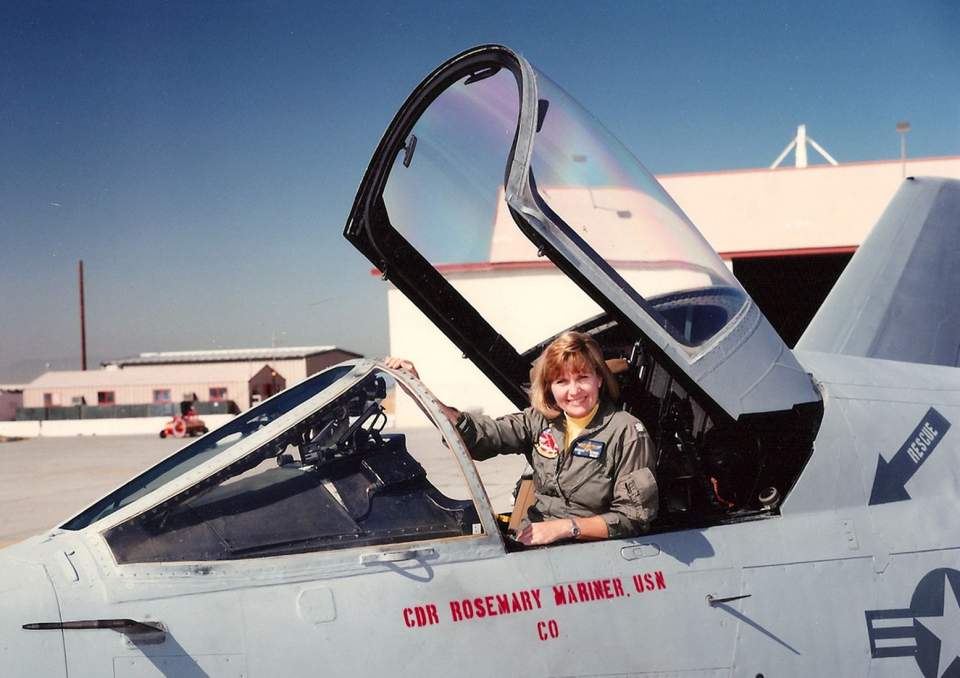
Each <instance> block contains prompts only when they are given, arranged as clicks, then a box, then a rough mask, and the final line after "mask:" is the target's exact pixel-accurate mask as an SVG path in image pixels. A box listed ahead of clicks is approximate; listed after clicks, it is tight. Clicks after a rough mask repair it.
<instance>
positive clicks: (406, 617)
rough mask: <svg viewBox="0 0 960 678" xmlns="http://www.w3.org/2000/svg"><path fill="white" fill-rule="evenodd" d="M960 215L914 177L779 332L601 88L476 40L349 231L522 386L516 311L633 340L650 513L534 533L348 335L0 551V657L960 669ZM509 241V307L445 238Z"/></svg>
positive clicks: (511, 668)
mask: <svg viewBox="0 0 960 678" xmlns="http://www.w3.org/2000/svg"><path fill="white" fill-rule="evenodd" d="M491 222H493V223H491ZM958 227H960V182H957V181H949V180H944V179H937V178H924V177H918V178H910V179H907V180H906V181H905V182H904V184H903V185H902V187H901V188H900V190H899V192H898V193H897V195H896V196H895V198H894V200H893V202H892V203H891V205H890V206H889V208H888V209H887V211H886V212H885V213H884V214H883V216H882V218H881V219H880V221H879V223H878V224H877V226H876V228H875V229H874V230H873V232H872V233H871V235H870V236H869V238H868V239H867V241H866V242H865V243H864V245H863V246H862V247H861V248H860V250H859V251H858V252H857V254H856V255H855V256H854V257H853V259H852V261H851V262H850V264H849V266H848V268H847V270H846V271H845V272H844V274H843V276H842V278H841V279H840V281H839V282H838V283H837V285H836V287H835V288H834V290H833V291H832V292H831V294H830V296H829V297H828V299H827V300H826V302H825V303H824V305H823V308H822V309H821V310H820V312H819V313H818V315H817V316H816V317H815V318H814V320H813V322H812V324H811V325H810V327H809V329H808V330H807V332H806V334H805V335H804V336H803V338H802V339H801V341H800V342H799V344H798V345H797V348H796V350H793V351H791V350H789V349H788V348H787V347H786V346H785V345H784V344H783V343H782V341H781V340H780V338H779V337H778V336H777V334H776V332H775V331H774V330H773V328H772V327H771V326H770V324H769V323H768V322H767V320H766V319H765V318H764V317H763V315H762V314H761V313H760V311H759V310H758V308H757V307H756V306H755V304H754V303H753V301H752V300H751V299H750V298H749V296H748V295H747V294H746V293H745V292H744V291H743V289H742V288H741V286H740V285H739V284H738V283H737V281H736V280H735V279H734V278H733V276H732V275H731V273H730V272H729V271H728V269H727V268H726V267H725V265H724V264H723V262H722V261H721V260H720V259H719V257H718V256H717V255H716V254H715V253H714V252H713V250H712V249H711V248H710V247H709V245H708V244H707V243H706V241H705V240H704V239H703V238H702V237H701V236H700V235H699V233H698V232H697V230H696V229H695V227H694V226H693V224H691V223H690V221H689V220H688V219H687V217H686V216H685V215H684V214H683V213H682V211H681V210H680V209H679V208H678V207H677V205H676V204H675V203H674V201H673V200H672V199H671V198H670V197H669V196H668V195H667V194H666V193H665V192H664V191H663V189H662V188H661V187H660V186H659V185H658V184H657V182H656V181H655V180H654V179H653V178H652V176H651V175H650V174H649V173H647V172H646V170H644V169H643V167H642V166H641V165H640V164H639V163H638V162H637V161H636V160H635V159H634V158H633V156H632V155H631V154H630V153H629V152H627V151H626V150H625V149H624V148H623V147H622V146H621V145H620V144H619V143H618V142H617V141H616V140H615V139H613V138H612V136H611V135H610V134H609V133H608V132H606V131H605V130H604V129H603V128H602V127H601V126H600V124H599V123H598V122H597V121H596V120H595V119H594V118H592V117H591V116H590V115H589V114H587V113H586V112H585V111H583V109H581V108H580V107H579V106H578V105H577V104H576V103H575V102H574V101H573V100H572V99H571V98H570V97H569V96H568V95H566V94H565V93H564V92H563V91H562V90H561V89H560V88H559V87H558V86H557V85H555V84H554V83H553V82H551V81H550V80H549V79H548V78H546V77H545V76H544V75H542V74H541V73H539V72H537V71H536V70H535V69H534V68H533V67H532V66H531V65H530V64H529V63H528V62H527V61H526V60H525V59H523V58H522V57H521V56H519V55H518V54H516V53H515V52H513V51H511V50H509V49H507V48H504V47H500V46H483V47H478V48H475V49H472V50H469V51H467V52H464V53H463V54H460V55H459V56H457V57H454V58H453V59H451V60H450V61H448V62H446V63H444V64H443V65H441V66H440V67H439V68H438V69H437V70H436V71H434V72H433V73H432V74H430V75H429V76H428V77H427V78H426V79H425V80H424V81H423V82H422V83H421V84H420V85H419V86H418V87H417V88H416V89H415V90H414V92H413V93H412V94H411V95H410V97H409V99H408V100H407V101H406V103H404V105H403V106H402V108H401V109H400V111H399V112H398V113H397V115H396V117H395V119H394V120H393V122H392V123H391V124H390V126H389V128H388V129H387V132H386V134H385V135H384V137H383V140H382V141H381V143H380V145H379V147H378V148H377V150H376V153H375V155H374V157H373V159H372V161H371V163H370V166H369V168H368V170H367V173H366V175H365V177H364V179H363V182H362V184H361V187H360V190H359V193H358V195H357V199H356V202H355V204H354V207H353V210H352V213H351V215H350V218H349V221H348V223H347V226H346V230H345V235H346V237H347V238H348V239H349V240H350V241H351V242H352V243H353V244H354V245H355V246H356V247H357V248H359V250H360V251H361V252H363V253H364V254H365V255H366V256H367V257H368V258H369V259H370V261H371V262H372V263H373V264H374V265H375V266H376V267H377V268H378V269H379V270H380V271H381V272H382V273H383V275H384V277H385V278H386V279H387V280H389V281H390V282H391V283H392V284H393V285H395V286H396V288H397V289H399V290H400V291H401V292H403V293H404V294H405V295H406V296H407V297H408V298H409V300H410V302H412V304H413V305H415V306H416V307H418V308H419V309H420V310H421V311H422V312H423V313H424V314H425V315H426V316H427V317H428V318H429V319H430V320H432V321H433V323H434V324H435V325H436V326H437V327H438V328H439V329H440V331H442V332H443V333H444V334H445V335H446V336H447V337H448V338H449V339H450V340H451V341H452V342H453V343H454V344H456V345H457V346H458V348H459V349H460V350H462V352H463V354H464V355H465V357H466V358H468V359H469V360H470V361H472V362H473V363H474V364H475V365H476V367H477V368H479V370H480V372H482V374H483V375H485V376H486V378H487V379H488V380H489V381H490V382H492V383H493V384H494V385H495V386H496V387H497V388H498V389H499V390H500V391H501V392H502V393H503V394H505V395H506V396H507V397H508V398H509V399H510V400H511V401H512V402H513V403H514V404H515V405H516V406H517V407H518V408H520V407H523V406H525V405H526V404H527V395H526V390H525V388H526V385H527V382H528V380H529V370H530V365H531V361H532V359H533V357H534V356H535V355H536V354H537V352H538V350H539V346H540V345H539V344H536V342H527V344H525V345H524V344H520V339H517V338H516V337H520V336H521V335H522V332H527V334H528V335H529V332H530V331H532V330H537V331H540V334H539V335H538V337H539V340H540V341H546V340H549V338H550V336H551V335H554V334H556V333H558V332H559V331H561V330H562V329H563V328H564V325H565V324H575V325H576V326H577V327H579V328H580V329H582V330H584V331H587V332H589V333H591V334H592V335H593V336H595V337H596V338H597V340H598V341H599V342H600V344H601V345H602V346H603V348H604V351H605V352H606V353H607V357H608V358H611V359H621V360H622V364H624V365H625V366H626V369H625V370H623V371H622V372H621V373H620V375H619V378H620V379H621V380H622V386H623V388H622V393H623V397H622V405H623V407H624V408H626V409H628V410H630V411H632V412H634V413H635V414H636V415H637V416H639V417H640V418H641V419H642V420H643V421H644V422H645V423H646V425H647V428H648V429H649V430H650V433H651V435H652V436H653V439H654V441H655V442H656V445H657V449H658V455H659V461H658V464H657V479H658V484H659V487H660V514H659V517H658V518H657V520H656V521H655V523H654V524H653V526H652V529H651V531H650V532H649V533H648V534H645V535H643V536H641V537H638V538H631V539H623V540H607V541H601V542H592V543H562V544H556V545H552V546H549V547H542V548H521V547H520V546H519V545H517V544H516V543H514V542H513V541H512V540H510V539H509V538H507V537H506V536H505V530H504V524H505V518H506V516H497V515H495V513H494V511H493V509H492V507H491V503H490V501H489V499H488V497H487V494H486V492H485V490H484V487H483V485H482V483H481V480H480V476H479V475H478V473H477V469H476V467H475V465H474V463H473V462H472V461H471V460H470V457H469V455H468V453H467V450H466V449H465V447H464V445H463V442H462V440H461V439H460V437H459V435H458V434H457V432H456V431H455V429H454V428H453V427H452V426H451V425H450V423H449V422H448V421H447V419H446V418H445V417H444V416H443V414H442V412H441V411H440V409H439V407H438V403H437V402H436V400H435V399H434V398H433V397H432V396H431V393H430V391H428V390H427V389H426V387H425V386H424V385H423V384H421V383H420V382H419V381H418V380H417V379H415V378H413V377H411V376H410V375H409V374H406V373H401V372H394V371H391V370H389V369H387V368H386V367H385V366H384V365H382V364H380V363H377V362H375V361H367V360H360V361H351V362H348V363H344V364H342V365H339V366H336V367H333V368H331V369H328V370H326V371H325V372H322V373H320V374H317V375H315V376H313V377H311V378H309V379H307V380H306V381H304V382H302V383H300V384H298V385H296V386H294V387H291V388H290V389H288V390H286V391H284V392H282V393H280V394H278V395H276V396H274V397H273V398H271V399H270V400H267V401H265V402H264V403H262V404H260V405H259V406H257V407H255V408H253V409H251V410H249V411H247V412H245V413H243V414H241V415H240V416H238V417H237V418H236V419H234V420H233V421H232V422H230V423H229V424H227V425H226V426H224V427H223V428H221V429H219V430H216V431H213V432H211V433H209V434H208V435H206V436H204V437H203V438H201V439H198V440H196V441H194V442H192V443H191V444H190V445H188V446H186V447H184V448H183V449H181V450H180V451H178V452H176V453H175V454H173V455H172V456H171V457H169V458H168V459H166V460H165V461H163V462H161V463H159V464H158V465H157V466H155V467H153V468H151V469H149V470H148V471H146V472H144V473H143V474H141V475H140V476H138V477H136V478H134V479H133V480H131V481H130V482H128V483H126V484H125V485H123V486H122V487H120V488H119V489H117V490H116V491H114V492H112V493H110V494H108V495H107V496H106V497H104V498H103V499H101V500H99V501H97V502H96V503H94V504H93V505H92V506H90V507H89V508H87V509H86V510H84V511H82V512H81V513H79V514H78V515H76V516H74V517H72V518H70V519H69V520H67V521H65V522H64V523H62V524H61V525H59V526H58V527H57V528H55V529H53V530H51V531H49V532H48V533H46V534H42V535H39V536H37V537H35V538H33V539H30V540H27V541H25V542H23V543H21V544H18V545H16V546H13V547H10V548H8V549H6V550H4V551H3V552H2V553H0V574H2V577H0V591H2V600H3V605H2V607H0V675H3V676H71V677H80V676H84V677H86V676H91V677H97V678H100V677H102V676H109V675H113V676H117V677H127V676H158V675H165V676H215V677H225V676H249V677H251V678H252V677H258V676H276V675H285V676H306V675H310V676H320V675H323V676H339V675H350V676H358V675H409V676H425V675H438V676H441V675H442V676H448V675H458V676H460V675H475V676H493V675H498V676H641V675H643V676H667V675H669V676H697V677H699V678H706V677H708V676H710V677H712V676H716V677H720V676H724V677H727V676H745V677H749V678H756V677H759V676H864V675H870V676H891V677H892V676H898V677H899V676H923V677H924V678H933V677H935V676H936V677H942V676H960V657H958V655H960V550H958V547H960V526H958V521H957V520H956V513H955V512H956V510H957V498H958V493H960V471H958V469H960V463H958V461H960V459H958V447H960V445H958V440H960V438H958V437H957V436H958V435H960V434H958V433H956V432H953V431H951V428H952V422H953V421H955V420H957V419H958V418H960V372H958V370H957V369H956V365H957V362H958V358H960V314H958V311H957V310H956V303H955V297H956V291H957V290H960V279H958V276H960V273H958V272H957V271H958V270H960V269H958V267H956V266H954V265H953V264H954V262H956V261H958V260H960V257H958V256H957V255H958V252H957V251H956V250H957V248H958V247H960V245H958V244H957V243H958V241H960V239H958V238H957V237H956V229H957V228H958ZM521 246H525V247H528V248H529V250H530V251H531V252H535V253H537V254H539V255H541V259H540V260H539V261H540V262H541V263H540V266H539V268H535V269H533V271H532V272H530V271H527V272H526V273H524V275H525V276H526V277H525V278H524V282H523V287H522V288H520V289H517V290H516V291H515V293H514V296H513V300H512V301H510V302H507V301H506V300H505V299H502V298H501V299H497V300H495V302H496V303H498V304H501V305H503V304H507V303H509V304H512V305H514V306H516V307H517V308H518V309H519V310H520V312H522V314H523V315H524V317H528V318H529V323H528V325H526V326H524V327H523V328H521V330H517V328H516V327H514V326H513V325H510V326H502V325H503V324H502V322H501V326H494V324H493V323H492V322H491V321H490V320H489V317H488V316H489V315H490V314H489V313H484V312H482V310H478V306H482V305H483V303H487V304H489V303H490V301H489V299H487V300H486V301H485V302H484V298H483V297H482V295H477V294H476V293H475V290H473V289H472V288H471V285H470V280H466V281H465V280H464V279H463V278H462V277H461V278H458V279H455V278H456V276H451V275H449V270H447V269H445V266H444V262H449V261H465V260H470V257H471V256H472V255H474V254H476V253H478V252H483V253H488V252H489V251H491V248H494V249H495V248H506V250H504V251H511V252H512V251H519V250H517V249H516V248H519V247H521ZM504 261H505V263H504V264H503V266H504V268H505V269H509V262H507V261H506V260H504ZM558 272H559V273H560V274H561V275H560V276H558V275H557V273H558ZM541 274H542V275H544V276H547V275H549V276H550V277H549V281H550V282H549V288H550V289H556V290H558V291H557V293H556V295H554V296H547V295H546V294H534V291H535V290H539V289H540V288H539V287H538V285H539V284H540V282H542V280H541V279H540V278H538V276H539V275H541ZM468 277H469V276H468ZM558 279H562V281H563V283H562V285H561V283H558V282H556V281H557V280H558ZM454 283H456V284H454ZM558 285H559V286H560V287H558ZM563 285H565V287H564V286H563ZM577 295H579V296H580V297H581V298H583V299H585V300H586V301H587V302H588V303H587V304H586V305H585V306H583V308H588V307H589V308H592V309H593V312H591V313H590V314H588V315H585V316H582V317H581V318H579V319H578V320H577V322H575V323H567V321H566V319H565V316H564V313H565V312H566V311H568V310H569V309H570V308H581V306H577V305H576V304H577V303H579V302H576V303H575V302H574V301H573V299H575V298H577ZM497 317H498V318H502V317H503V316H497ZM531 343H533V344H534V345H532V346H531V345H530V344H531ZM518 345H519V348H518ZM520 349H527V350H524V351H521V350H520ZM463 387H464V389H465V390H466V389H469V388H472V387H473V385H471V384H464V386H463ZM400 401H403V402H404V403H405V405H404V406H409V407H408V410H407V411H413V412H416V413H419V415H418V416H421V417H422V422H421V423H422V424H424V426H420V427H410V428H409V429H406V428H404V426H405V425H401V424H399V423H398V422H399V421H400V420H399V419H397V418H395V415H394V414H392V412H393V411H394V410H393V409H391V408H392V407H397V408H398V409H397V410H396V411H397V412H399V411H400V410H399V407H400Z"/></svg>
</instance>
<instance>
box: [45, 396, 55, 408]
mask: <svg viewBox="0 0 960 678" xmlns="http://www.w3.org/2000/svg"><path fill="white" fill-rule="evenodd" d="M43 406H44V407H53V394H52V393H44V394H43Z"/></svg>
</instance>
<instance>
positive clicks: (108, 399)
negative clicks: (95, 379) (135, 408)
mask: <svg viewBox="0 0 960 678" xmlns="http://www.w3.org/2000/svg"><path fill="white" fill-rule="evenodd" d="M115 402H116V399H115V398H114V395H113V391H97V405H101V406H102V405H113V404H114V403H115Z"/></svg>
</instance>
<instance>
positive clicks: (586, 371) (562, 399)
mask: <svg viewBox="0 0 960 678" xmlns="http://www.w3.org/2000/svg"><path fill="white" fill-rule="evenodd" d="M550 392H551V393H553V399H554V400H555V401H556V403H557V407H559V408H560V409H561V410H563V411H564V413H565V414H567V415H568V416H571V417H585V416H587V415H588V414H590V410H592V409H593V406H594V405H596V404H597V400H598V399H599V398H600V377H599V376H598V375H597V373H596V372H594V371H593V370H591V369H590V368H583V369H576V368H567V369H566V370H564V372H563V374H561V375H560V376H558V377H557V378H556V379H554V380H553V381H552V382H550Z"/></svg>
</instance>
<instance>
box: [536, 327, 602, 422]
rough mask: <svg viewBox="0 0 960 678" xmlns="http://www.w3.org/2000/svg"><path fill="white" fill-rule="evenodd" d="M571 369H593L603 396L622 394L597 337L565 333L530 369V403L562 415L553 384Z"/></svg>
mask: <svg viewBox="0 0 960 678" xmlns="http://www.w3.org/2000/svg"><path fill="white" fill-rule="evenodd" d="M568 369H574V370H584V371H587V370H589V371H591V372H593V373H595V374H596V375H597V376H598V377H600V395H601V396H605V397H606V398H607V399H609V400H616V399H617V398H618V397H619V395H620V387H619V386H617V380H616V378H615V377H614V376H613V374H612V373H611V372H610V368H608V367H607V363H606V362H605V361H604V360H603V351H601V350H600V345H599V344H598V343H597V342H596V340H595V339H594V338H593V337H591V336H590V335H588V334H584V333H583V332H564V333H563V334H561V335H560V336H559V337H557V338H556V339H554V340H553V341H551V342H550V344H549V345H548V346H547V347H546V348H545V349H543V353H541V354H540V357H539V358H537V359H536V361H534V363H533V369H532V370H531V371H530V404H531V405H533V406H534V407H535V408H536V409H537V410H538V411H539V412H540V413H541V414H543V416H545V417H547V418H548V419H553V418H555V417H559V416H560V412H561V411H560V408H559V407H558V406H557V402H556V401H555V400H554V399H553V391H552V390H551V389H550V384H551V383H552V382H553V380H554V379H557V378H558V377H560V376H562V375H563V374H564V372H566V371H567V370H568Z"/></svg>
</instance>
